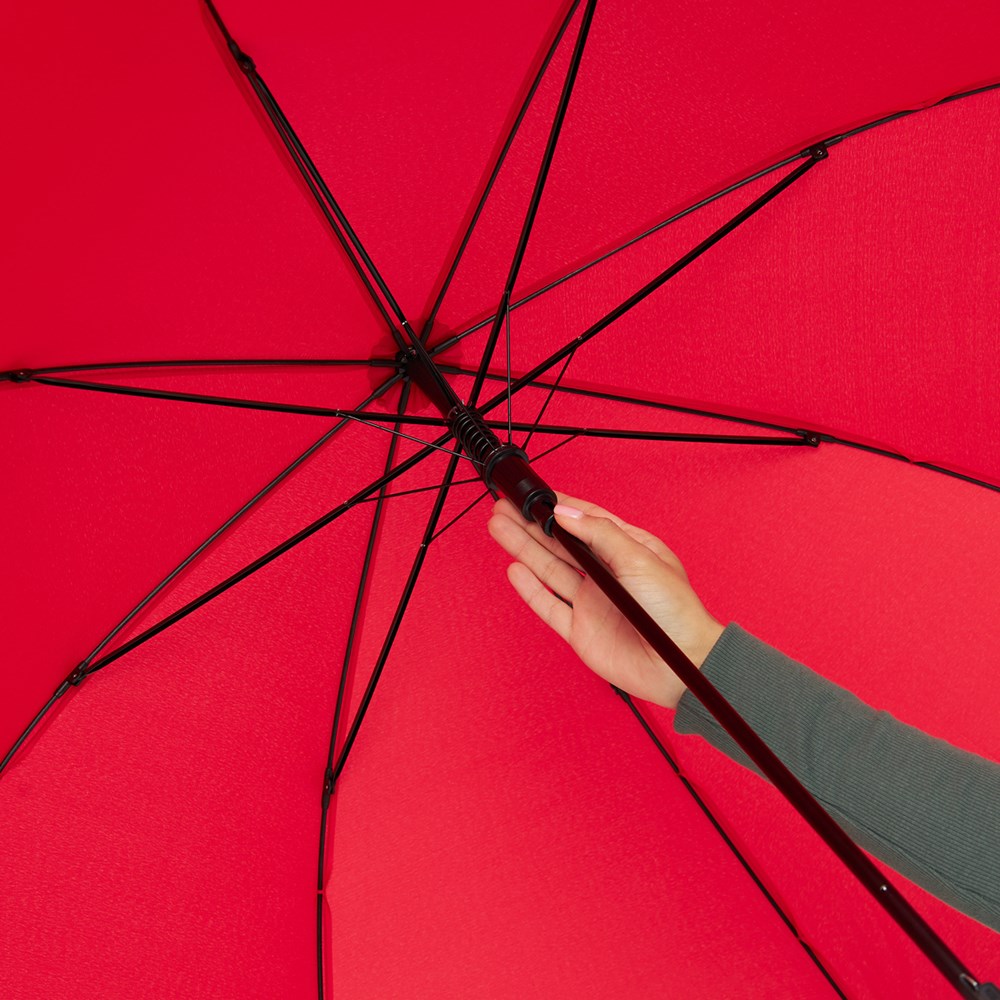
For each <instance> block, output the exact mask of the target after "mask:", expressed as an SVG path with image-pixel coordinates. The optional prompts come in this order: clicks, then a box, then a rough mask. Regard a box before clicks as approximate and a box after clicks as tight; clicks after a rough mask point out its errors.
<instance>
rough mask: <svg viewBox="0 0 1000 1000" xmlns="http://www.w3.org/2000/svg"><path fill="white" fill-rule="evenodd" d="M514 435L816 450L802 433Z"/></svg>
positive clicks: (535, 427)
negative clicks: (769, 435) (782, 435)
mask: <svg viewBox="0 0 1000 1000" xmlns="http://www.w3.org/2000/svg"><path fill="white" fill-rule="evenodd" d="M486 426H487V427H493V428H503V427H506V426H507V424H506V423H505V422H504V423H502V422H500V421H498V420H487V421H486ZM512 426H513V428H514V430H516V431H528V432H529V433H531V434H559V435H563V434H565V435H571V436H572V437H590V438H613V439H617V440H625V441H674V442H679V443H684V442H690V443H692V444H749V445H761V446H770V447H782V446H785V447H789V446H790V447H793V448H795V447H802V446H806V447H810V446H811V447H815V445H816V444H817V443H818V438H817V437H816V436H815V435H813V434H809V433H807V432H805V431H798V432H791V433H789V434H788V435H787V436H786V437H765V436H764V435H761V434H758V435H754V434H679V433H672V432H669V431H640V430H628V429H626V428H617V427H567V426H562V425H555V424H534V423H519V422H515V423H514V424H512Z"/></svg>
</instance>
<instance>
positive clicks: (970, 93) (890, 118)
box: [430, 83, 1000, 357]
mask: <svg viewBox="0 0 1000 1000" xmlns="http://www.w3.org/2000/svg"><path fill="white" fill-rule="evenodd" d="M997 89H1000V83H990V84H986V85H984V86H982V87H976V88H973V89H972V90H963V91H960V92H959V93H956V94H950V95H949V96H948V97H944V98H942V99H941V100H940V101H936V102H935V103H934V104H929V105H927V106H926V107H922V108H912V109H910V110H907V111H897V112H896V113H895V114H891V115H886V116H885V117H883V118H879V119H876V120H875V121H871V122H867V123H866V124H864V125H859V126H858V127H857V128H855V129H852V130H851V131H849V132H841V133H838V134H836V135H832V136H830V137H829V138H828V139H825V140H823V141H822V142H821V143H819V144H818V145H820V146H826V147H830V146H833V145H837V144H838V143H841V142H843V141H844V140H845V139H850V138H852V137H853V136H856V135H860V134H861V133H862V132H867V131H869V130H870V129H873V128H877V127H878V126H880V125H887V124H889V123H890V122H894V121H897V120H898V119H900V118H907V117H909V116H910V115H915V114H919V113H920V112H922V111H930V110H931V109H933V108H937V107H940V106H941V105H944V104H950V103H952V102H954V101H960V100H963V99H964V98H966V97H975V96H976V95H978V94H984V93H987V92H988V91H991V90H997ZM812 148H813V147H810V148H809V149H805V150H803V151H801V152H799V153H795V154H793V155H792V156H786V157H784V158H783V159H781V160H778V161H777V162H775V163H772V164H770V165H769V166H766V167H762V168H761V169H760V170H757V171H755V172H754V173H752V174H749V175H747V176H746V177H743V178H741V179H740V180H738V181H734V182H733V183H732V184H728V185H726V187H723V188H720V189H719V190H718V191H715V192H713V193H712V194H709V195H706V196H705V197H704V198H702V199H701V200H700V201H697V202H695V203H694V204H692V205H689V206H688V207H687V208H685V209H682V210H681V211H680V212H677V213H675V214H674V215H671V216H668V217H667V218H665V219H662V220H661V221H660V222H657V223H655V224H654V225H652V226H650V227H649V228H648V229H645V230H643V231H642V232H641V233H639V234H637V235H636V236H632V237H630V238H629V239H627V240H625V241H624V242H623V243H620V244H617V245H616V246H614V247H612V248H611V249H610V250H607V251H605V252H604V253H602V254H600V255H598V256H597V257H594V258H592V259H591V260H589V261H586V262H584V263H583V264H580V265H579V266H577V267H575V268H573V269H572V270H571V271H568V272H566V273H565V274H562V275H560V276H559V277H557V278H554V279H552V281H550V282H548V283H547V284H545V285H543V286H541V287H540V288H537V289H535V291H533V292H530V293H529V294H527V295H525V296H523V297H522V298H520V299H517V300H516V301H514V302H511V303H510V306H509V308H510V310H511V311H513V310H515V309H520V308H521V306H526V305H528V303H530V302H533V301H534V300H535V299H537V298H539V297H540V296H542V295H544V294H545V293H546V292H551V291H552V290H553V289H556V288H558V287H559V286H560V285H562V284H564V283H565V282H567V281H570V280H572V279H573V278H577V277H579V276H580V275H581V274H583V273H585V272H586V271H589V270H590V269H591V268H592V267H596V266H597V265H598V264H602V263H604V261H606V260H609V259H610V258H611V257H614V256H616V255H617V254H619V253H621V252H622V251H624V250H627V249H628V248H629V247H632V246H635V244H637V243H640V242H642V240H644V239H646V238H648V237H650V236H653V235H654V234H655V233H658V232H659V231H660V230H661V229H664V228H665V227H667V226H669V225H672V224H673V223H675V222H679V221H680V220H681V219H683V218H685V217H686V216H688V215H691V214H692V213H693V212H697V211H698V210H699V209H702V208H705V207H707V206H708V205H711V204H712V203H713V202H716V201H718V200H719V199H721V198H724V197H725V196H726V195H728V194H732V193H733V192H734V191H738V190H739V189H740V188H742V187H746V186H747V185H748V184H752V183H753V182H754V181H758V180H760V179H761V178H763V177H767V176H768V175H769V174H773V173H774V172H775V171H776V170H781V169H782V168H784V167H788V166H791V164H793V163H795V162H796V161H797V160H801V159H802V158H803V157H805V156H809V155H810V150H811V149H812ZM494 320H495V316H492V315H491V316H487V317H486V318H485V319H482V320H480V321H479V322H478V323H475V324H474V325H473V326H470V327H468V328H467V329H465V330H462V331H461V332H460V333H456V334H454V335H453V336H451V337H449V338H448V339H447V340H443V341H441V342H440V343H438V344H436V345H435V346H434V347H433V348H432V349H431V352H430V353H431V355H432V356H433V357H438V356H439V355H440V354H442V353H443V352H445V351H447V350H449V349H450V348H452V347H454V346H455V345H456V344H459V343H460V342H461V341H463V340H464V339H465V338H466V337H469V336H471V335H472V334H474V333H478V332H479V331H480V330H482V329H483V328H484V327H486V326H489V325H490V324H491V323H493V322H494Z"/></svg>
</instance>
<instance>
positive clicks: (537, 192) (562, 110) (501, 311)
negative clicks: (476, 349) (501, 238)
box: [469, 0, 597, 406]
mask: <svg viewBox="0 0 1000 1000" xmlns="http://www.w3.org/2000/svg"><path fill="white" fill-rule="evenodd" d="M596 6H597V0H587V6H586V7H585V8H584V10H583V18H582V20H581V22H580V28H579V31H578V33H577V36H576V42H575V44H574V45H573V54H572V56H571V57H570V62H569V68H568V69H567V71H566V79H565V80H564V81H563V88H562V93H561V94H560V95H559V104H558V106H557V108H556V113H555V117H554V118H553V119H552V125H551V126H550V128H549V136H548V139H547V141H546V143H545V151H544V153H543V154H542V161H541V163H540V164H539V167H538V174H537V176H536V177H535V186H534V188H533V190H532V192H531V200H530V201H529V203H528V210H527V212H526V213H525V216H524V223H523V224H522V226H521V232H520V235H519V236H518V239H517V246H516V247H515V249H514V256H513V258H512V259H511V262H510V269H509V270H508V272H507V280H506V281H505V282H504V288H503V292H502V293H501V296H500V304H499V305H498V306H497V310H496V314H495V315H494V318H493V325H492V326H491V327H490V334H489V338H488V340H487V344H486V349H485V351H484V352H483V357H482V360H481V361H480V363H479V371H478V372H477V373H476V380H475V382H474V383H473V386H472V392H471V394H470V395H469V405H470V406H475V404H476V400H478V399H479V393H480V392H481V391H482V388H483V380H484V379H485V377H486V371H487V369H488V368H489V366H490V361H491V360H492V359H493V350H494V348H495V347H496V343H497V340H498V339H499V337H500V329H501V327H502V326H503V323H504V319H505V318H506V316H507V314H508V312H509V309H510V298H511V295H512V294H513V292H514V283H515V282H516V281H517V275H518V273H519V272H520V270H521V263H522V261H523V260H524V254H525V251H526V250H527V249H528V239H529V237H530V236H531V230H532V228H533V227H534V224H535V218H536V216H537V215H538V206H539V205H540V204H541V200H542V192H543V191H544V190H545V182H546V180H547V179H548V176H549V169H550V168H551V166H552V159H553V157H554V156H555V153H556V146H557V145H558V143H559V135H560V133H561V132H562V127H563V122H564V120H565V118H566V111H567V110H568V109H569V102H570V98H571V97H572V96H573V86H574V84H575V83H576V77H577V73H578V71H579V69H580V61H581V59H583V50H584V48H585V47H586V44H587V37H588V35H589V34H590V25H591V22H592V21H593V19H594V10H595V8H596ZM508 399H509V394H508Z"/></svg>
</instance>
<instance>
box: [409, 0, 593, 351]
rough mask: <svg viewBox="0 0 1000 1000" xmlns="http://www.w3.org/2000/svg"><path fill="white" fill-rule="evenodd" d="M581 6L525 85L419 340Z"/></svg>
mask: <svg viewBox="0 0 1000 1000" xmlns="http://www.w3.org/2000/svg"><path fill="white" fill-rule="evenodd" d="M579 6H580V0H573V2H572V3H571V4H570V6H569V10H568V11H567V12H566V16H565V17H564V18H563V20H562V23H561V24H560V25H559V29H558V31H557V32H556V35H555V38H554V39H553V40H552V44H551V45H550V46H549V48H548V51H547V52H546V53H545V57H544V58H543V59H542V63H541V65H540V66H539V69H538V72H537V73H536V74H535V78H534V79H533V80H532V82H531V86H530V87H529V88H528V93H527V94H526V96H525V98H524V100H523V101H522V103H521V107H520V109H519V111H518V113H517V116H516V117H515V119H514V122H513V124H512V125H511V127H510V130H509V131H508V132H507V136H506V138H505V140H504V143H503V146H502V148H501V149H500V152H499V154H498V155H497V158H496V162H495V163H494V164H493V169H492V171H491V172H490V176H489V178H488V180H487V181H486V184H485V186H484V188H483V192H482V194H481V195H480V197H479V201H478V203H477V204H476V208H475V210H474V211H473V213H472V218H471V219H470V220H469V224H468V226H467V227H466V230H465V234H464V236H463V237H462V241H461V243H459V245H458V249H457V250H456V251H455V255H454V257H453V258H452V261H451V265H450V266H449V268H448V272H447V274H446V275H445V278H444V280H443V281H442V283H441V288H440V290H439V291H438V293H437V296H436V298H435V299H434V304H433V305H432V306H431V309H430V312H429V313H428V315H427V321H426V323H425V324H424V328H423V332H422V333H421V339H423V340H424V341H425V342H426V340H427V337H428V336H429V335H430V332H431V327H432V326H433V325H434V322H435V320H436V319H437V314H438V312H439V311H440V309H441V305H442V303H443V302H444V298H445V295H446V294H447V292H448V289H449V287H450V286H451V282H452V280H453V279H454V277H455V273H456V271H457V270H458V265H459V263H460V262H461V260H462V256H463V255H464V253H465V250H466V247H467V246H468V245H469V241H470V240H471V239H472V234H473V232H474V231H475V228H476V224H477V223H478V222H479V217H480V216H481V215H482V213H483V209H484V208H485V207H486V202H487V200H488V199H489V196H490V194H491V192H492V191H493V186H494V184H495V183H496V180H497V177H499V175H500V170H501V168H502V167H503V165H504V163H505V162H506V159H507V154H508V153H509V152H510V149H511V146H512V145H513V144H514V139H515V138H516V136H517V133H518V130H519V129H520V127H521V122H522V121H523V120H524V116H525V115H526V114H527V112H528V108H529V107H530V106H531V102H532V101H533V100H534V98H535V93H536V92H537V90H538V87H539V85H540V84H541V82H542V78H543V77H544V76H545V73H546V71H547V70H548V68H549V64H550V63H551V62H552V58H553V56H554V55H555V53H556V50H557V49H558V48H559V43H560V42H561V41H562V38H563V35H564V34H565V33H566V29H567V28H568V27H569V23H570V21H572V19H573V15H574V14H575V13H576V9H577V7H579Z"/></svg>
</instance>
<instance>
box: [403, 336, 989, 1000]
mask: <svg viewBox="0 0 1000 1000" xmlns="http://www.w3.org/2000/svg"><path fill="white" fill-rule="evenodd" d="M408 372H409V374H411V375H412V376H413V379H414V381H416V382H417V384H418V385H419V386H420V387H421V388H422V389H423V390H424V391H425V392H426V393H427V395H428V396H429V397H430V399H431V401H432V402H433V403H434V404H435V406H437V407H438V409H439V410H440V411H441V413H442V415H443V416H444V417H445V418H446V419H447V420H448V423H449V426H450V428H451V430H452V433H453V434H454V435H455V438H456V440H457V441H458V442H459V443H460V444H461V446H462V447H463V448H464V449H465V451H466V452H467V453H468V455H469V457H470V458H471V459H472V460H473V461H474V462H475V464H476V466H477V469H478V470H479V473H480V475H481V476H482V478H483V481H484V482H485V483H486V485H487V486H488V487H489V488H490V489H491V490H492V491H493V492H494V493H498V494H500V495H502V496H504V497H506V498H507V499H508V500H510V501H511V502H512V503H513V504H514V506H515V507H517V509H518V510H519V511H521V514H522V515H523V516H524V517H525V519H526V520H534V521H536V522H537V523H538V524H539V525H541V527H542V529H543V530H544V531H545V533H546V534H548V535H551V536H553V537H554V538H556V539H557V540H558V541H559V542H560V544H561V545H562V546H563V547H564V548H565V549H566V550H567V551H568V552H569V553H570V554H571V555H572V556H573V558H574V559H576V561H577V563H578V564H579V566H580V568H581V569H582V570H583V571H584V572H585V573H586V574H587V575H588V576H589V577H590V578H591V579H592V580H593V581H594V583H596V584H597V585H598V586H599V587H600V588H601V590H602V591H603V592H604V593H605V594H606V595H607V597H608V599H609V600H610V601H611V602H612V604H614V605H615V607H616V608H618V610H619V611H620V612H621V613H622V614H623V615H624V616H625V618H626V619H627V620H628V621H629V622H630V623H631V624H632V626H633V627H634V628H635V629H636V631H637V632H638V633H639V634H640V635H641V636H642V637H643V639H645V640H646V642H648V643H649V645H650V646H651V647H652V648H653V649H654V650H655V652H656V654H657V655H658V656H659V657H660V658H661V659H662V660H663V661H664V662H665V663H666V664H667V665H668V666H669V667H670V669H671V670H673V672H674V673H675V674H676V675H677V676H678V677H679V678H680V680H681V681H682V682H683V683H684V684H685V686H686V687H687V688H688V690H690V692H691V693H692V694H693V695H694V696H695V697H696V698H697V699H698V700H699V701H700V702H701V703H702V704H703V705H704V706H705V708H707V709H708V711H709V712H711V713H712V715H713V716H714V717H715V719H716V720H718V722H719V724H720V725H721V726H722V727H723V729H725V730H726V732H727V733H729V735H730V736H731V737H732V738H733V739H734V740H735V741H736V743H737V744H738V745H739V747H740V748H741V749H742V750H743V751H744V752H745V753H746V755H747V756H748V757H749V758H750V759H751V760H752V761H753V762H754V764H756V765H757V767H758V768H759V769H760V771H761V772H762V773H763V774H764V776H765V777H766V778H767V779H768V780H769V781H770V782H771V784H772V785H774V787H775V788H777V789H778V791H779V792H781V794H782V795H784V796H785V798H786V799H787V800H788V801H789V802H790V803H791V804H792V806H793V807H794V808H795V810H796V811H797V812H798V813H799V815H801V816H802V817H803V819H805V821H806V822H807V823H808V824H809V825H810V826H811V827H812V828H813V829H814V830H815V831H816V832H817V833H818V834H819V835H820V837H822V838H823V840H824V841H825V842H826V843H827V844H828V845H829V847H830V848H831V850H832V851H833V852H834V853H835V854H836V855H837V857H839V858H840V860H841V861H843V863H844V864H845V865H846V866H847V868H848V869H849V870H850V871H851V872H852V873H853V874H854V876H855V877H856V878H857V879H858V880H859V881H860V882H861V884H862V885H864V887H865V888H866V889H867V890H868V891H869V892H870V893H871V894H872V895H873V896H874V897H875V899H876V900H878V902H879V904H880V905H881V906H882V907H883V908H884V909H885V910H886V911H887V912H888V913H889V915H890V916H891V917H892V918H893V920H895V921H896V923H897V924H899V926H900V927H901V928H902V929H903V930H904V931H905V932H906V933H907V934H908V935H909V936H910V938H912V940H913V941H914V943H915V944H916V945H917V947H918V948H920V950H921V951H922V952H923V953H924V954H925V955H926V956H927V957H928V958H929V959H930V960H931V962H933V963H934V965H935V966H936V967H937V968H938V969H939V970H940V971H941V973H942V974H943V975H944V976H945V978H947V979H948V981H949V982H950V983H951V984H952V986H954V987H955V989H957V990H958V991H959V992H960V993H962V994H963V995H964V996H968V997H980V998H981V997H983V996H991V994H990V993H989V989H990V987H989V986H988V985H987V984H982V991H980V989H979V986H980V984H978V983H977V982H976V980H975V979H974V978H973V976H972V975H971V973H970V972H969V971H968V969H967V968H966V967H965V965H964V964H963V963H962V962H961V961H960V960H959V958H958V957H957V956H956V955H955V954H954V952H952V950H951V949H950V948H949V947H948V946H947V945H946V944H945V942H944V941H943V940H942V939H941V938H940V937H939V936H938V935H937V933H936V932H935V931H934V930H933V929H932V928H931V927H930V925H929V924H928V923H927V922H926V921H925V920H924V919H923V917H921V916H920V914H919V913H917V911H916V910H915V909H914V908H913V907H912V906H911V905H910V904H909V903H908V902H907V901H906V899H904V898H903V896H902V895H900V893H899V892H898V890H897V889H896V888H895V887H894V886H893V885H892V884H891V883H890V882H889V880H888V879H887V878H886V877H885V875H884V874H883V873H882V872H881V871H880V870H879V869H878V868H877V867H876V866H875V865H874V864H873V863H872V861H871V860H870V859H869V858H868V856H867V855H866V854H865V853H864V852H863V851H862V850H861V849H860V848H859V847H858V846H857V844H855V843H854V841H853V840H851V838H850V837H849V836H848V835H847V833H845V832H844V830H843V829H842V828H841V826H840V825H839V824H838V823H837V822H836V821H835V820H834V819H833V817H832V816H830V814H829V813H827V811H826V810H825V809H824V808H823V807H822V806H821V805H820V804H819V803H818V802H817V801H816V799H815V798H813V796H812V795H811V794H810V792H809V791H808V789H806V787H805V786H804V785H803V784H802V783H801V782H800V781H799V780H798V778H796V777H795V775H794V774H792V772H791V771H789V770H788V768H787V767H785V765H784V764H783V763H782V762H781V761H780V760H779V759H778V757H777V756H776V755H775V754H774V753H773V752H772V750H771V749H770V748H769V747H768V746H767V744H766V743H765V742H764V741H763V740H762V739H761V738H760V737H759V736H758V735H757V733H756V732H754V730H753V729H751V727H750V726H749V724H748V723H747V722H746V721H745V720H744V719H743V717H742V716H741V715H740V714H739V713H738V712H737V711H736V709H735V708H733V706H732V705H731V704H730V703H729V702H728V701H727V700H726V699H725V698H724V697H723V696H722V694H721V693H720V692H719V691H718V689H717V688H716V687H715V685H714V684H712V682H711V681H709V680H708V678H707V677H705V675H704V674H702V673H701V671H700V670H699V669H698V668H697V667H696V666H695V665H694V664H693V663H692V662H691V661H690V660H689V659H688V658H687V656H686V655H685V654H684V653H683V652H682V651H681V649H680V648H679V647H678V646H677V644H676V643H674V641H673V640H672V639H671V638H670V637H669V636H668V635H667V634H666V633H665V632H664V631H663V630H662V629H661V628H660V627H659V626H658V625H657V624H656V622H654V621H653V619H652V618H651V617H650V616H649V615H648V614H647V613H646V612H645V610H643V608H642V607H641V606H640V605H639V603H638V602H637V601H636V600H635V598H634V597H632V595H631V594H630V593H629V592H628V591H627V590H626V589H625V588H624V587H623V586H622V585H621V584H620V583H619V582H618V580H617V579H616V578H615V576H614V574H613V573H612V572H611V570H610V569H608V567H607V566H605V564H604V563H603V562H602V561H601V560H600V559H599V558H598V557H597V556H596V555H595V554H594V553H593V552H592V551H591V549H590V548H589V546H587V545H586V544H585V543H584V542H582V541H580V539H578V538H576V537H575V536H574V535H571V534H570V533H569V532H568V531H566V530H565V529H564V528H562V527H561V526H560V525H559V524H558V523H557V522H556V520H555V513H554V511H553V507H554V506H555V503H556V495H555V491H554V490H552V488H551V487H550V486H549V485H548V484H547V483H546V482H545V481H544V480H543V479H542V477H541V476H539V475H538V473H537V472H535V470H534V469H533V468H532V467H531V465H530V463H529V462H528V457H527V455H525V453H524V452H523V451H522V450H521V449H520V448H517V447H515V446H514V445H509V444H508V445H505V444H502V443H501V442H500V440H499V439H498V438H497V436H496V435H495V434H494V433H493V431H491V430H490V429H489V427H487V426H486V423H485V421H484V420H483V417H482V415H481V414H480V412H479V411H478V410H477V409H475V408H474V407H469V406H466V405H465V404H463V403H461V402H458V401H457V398H456V396H455V394H454V392H448V393H447V394H446V393H445V392H443V391H442V389H441V382H442V381H443V377H442V376H441V373H440V372H438V371H437V370H436V366H435V365H434V363H433V362H432V361H431V360H430V358H429V357H428V356H427V354H426V352H423V351H419V349H418V350H417V351H414V352H413V353H411V355H410V362H409V365H408Z"/></svg>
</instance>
